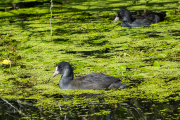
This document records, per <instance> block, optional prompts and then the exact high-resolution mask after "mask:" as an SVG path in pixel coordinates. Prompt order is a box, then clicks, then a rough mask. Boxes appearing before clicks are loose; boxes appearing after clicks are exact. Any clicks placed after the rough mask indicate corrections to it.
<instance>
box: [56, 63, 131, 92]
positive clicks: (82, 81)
mask: <svg viewBox="0 0 180 120" xmlns="http://www.w3.org/2000/svg"><path fill="white" fill-rule="evenodd" d="M58 74H62V76H61V79H60V81H59V87H60V88H62V89H104V88H108V89H111V88H119V87H120V88H125V87H128V85H126V84H124V83H121V82H120V80H119V79H118V78H115V77H112V76H108V75H104V74H101V73H90V74H88V75H85V76H82V77H78V78H75V79H73V69H72V67H71V65H70V64H69V63H68V62H60V63H59V64H57V66H56V71H55V72H54V74H53V77H55V76H56V75H58Z"/></svg>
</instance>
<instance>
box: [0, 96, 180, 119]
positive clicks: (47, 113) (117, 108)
mask: <svg viewBox="0 0 180 120" xmlns="http://www.w3.org/2000/svg"><path fill="white" fill-rule="evenodd" d="M61 100H62V99H61ZM126 101H127V102H121V103H111V104H108V103H107V101H106V100H101V101H100V102H99V103H92V102H89V103H87V102H86V103H84V104H81V105H78V104H77V105H76V106H73V107H70V106H71V105H70V104H71V102H73V101H67V102H69V104H67V105H61V106H59V105H57V106H54V107H52V106H49V105H48V104H44V106H38V105H37V104H38V100H6V99H4V98H2V97H1V99H0V111H1V113H0V119H1V120H15V119H56V120H64V119H67V120H71V119H74V120H99V119H101V120H120V119H129V120H139V119H142V120H156V119H179V118H180V114H179V113H180V110H179V109H178V108H179V107H180V101H174V100H170V101H169V102H166V103H165V102H164V103H160V102H157V101H151V100H146V99H138V100H137V99H135V98H132V99H129V100H126ZM58 104H59V103H58Z"/></svg>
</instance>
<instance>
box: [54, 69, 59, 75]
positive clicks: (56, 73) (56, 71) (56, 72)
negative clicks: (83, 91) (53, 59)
mask: <svg viewBox="0 0 180 120" xmlns="http://www.w3.org/2000/svg"><path fill="white" fill-rule="evenodd" d="M58 74H59V71H58V67H56V70H55V72H54V74H53V77H55V76H56V75H58Z"/></svg>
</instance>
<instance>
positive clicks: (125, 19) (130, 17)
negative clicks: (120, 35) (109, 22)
mask: <svg viewBox="0 0 180 120" xmlns="http://www.w3.org/2000/svg"><path fill="white" fill-rule="evenodd" d="M122 21H126V22H132V21H133V18H132V15H131V13H129V14H128V16H125V17H124V18H123V20H122Z"/></svg>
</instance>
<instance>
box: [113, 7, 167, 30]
mask: <svg viewBox="0 0 180 120" xmlns="http://www.w3.org/2000/svg"><path fill="white" fill-rule="evenodd" d="M165 16H166V12H161V13H145V14H143V15H142V16H136V17H135V18H132V15H131V13H130V12H129V10H127V9H120V10H119V11H118V12H117V15H116V18H115V19H114V22H117V21H118V20H122V23H121V26H122V27H140V26H144V25H150V24H153V23H158V22H160V21H163V20H164V17H165Z"/></svg>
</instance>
